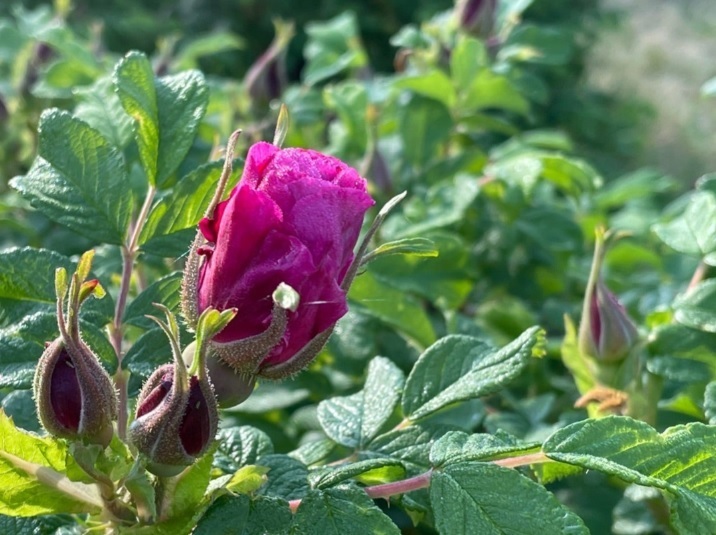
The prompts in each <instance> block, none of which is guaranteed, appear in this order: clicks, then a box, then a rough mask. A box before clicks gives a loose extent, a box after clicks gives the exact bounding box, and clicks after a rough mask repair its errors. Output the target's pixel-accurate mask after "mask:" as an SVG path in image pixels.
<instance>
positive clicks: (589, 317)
mask: <svg viewBox="0 0 716 535" xmlns="http://www.w3.org/2000/svg"><path fill="white" fill-rule="evenodd" d="M605 239H606V236H605V232H604V230H601V229H600V230H598V231H597V234H596V242H595V248H594V258H593V260H592V268H591V271H590V274H589V281H588V282H587V289H586V291H585V295H584V304H583V306H582V321H581V322H580V324H579V349H580V351H581V353H582V354H583V355H587V356H589V357H592V358H594V359H596V360H597V361H600V362H618V361H620V360H622V359H623V358H624V357H625V356H626V355H627V354H628V353H629V350H630V349H631V348H632V347H633V346H634V344H635V343H636V342H637V340H638V336H639V333H638V331H637V328H636V326H635V325H634V322H632V320H631V318H629V316H628V314H627V312H626V310H625V309H624V307H623V306H622V305H621V303H619V301H618V300H617V298H616V296H614V294H613V293H612V292H611V291H609V289H608V288H607V286H606V285H605V284H604V282H603V281H602V280H601V268H602V264H603V261H604V254H605Z"/></svg>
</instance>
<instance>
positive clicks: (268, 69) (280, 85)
mask: <svg viewBox="0 0 716 535" xmlns="http://www.w3.org/2000/svg"><path fill="white" fill-rule="evenodd" d="M274 26H275V28H276V35H275V37H274V39H273V41H272V43H271V45H270V46H269V48H268V49H267V50H266V51H265V52H264V53H263V54H261V56H260V57H259V59H258V60H256V62H255V63H254V64H253V65H252V66H251V67H250V68H249V70H248V72H247V73H246V77H245V79H244V85H245V87H246V92H247V93H248V94H249V97H251V100H252V101H253V103H254V104H263V105H265V104H268V103H269V102H270V101H272V100H274V99H277V98H279V97H280V96H281V95H282V94H283V91H284V89H285V88H286V85H287V83H288V75H287V74H286V50H287V47H288V44H289V43H290V42H291V39H293V36H294V29H293V24H292V23H285V22H281V21H275V22H274Z"/></svg>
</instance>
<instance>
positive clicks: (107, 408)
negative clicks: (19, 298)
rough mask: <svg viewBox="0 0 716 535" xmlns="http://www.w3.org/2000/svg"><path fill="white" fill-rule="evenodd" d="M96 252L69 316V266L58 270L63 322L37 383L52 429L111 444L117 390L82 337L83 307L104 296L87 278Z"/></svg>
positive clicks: (78, 280)
mask: <svg viewBox="0 0 716 535" xmlns="http://www.w3.org/2000/svg"><path fill="white" fill-rule="evenodd" d="M91 258H92V253H89V254H85V255H84V256H83V259H82V260H81V261H80V267H78V273H75V274H74V275H73V277H72V283H71V285H70V288H69V294H70V297H69V299H68V305H67V319H66V320H65V313H64V312H63V310H62V308H63V306H62V305H63V302H64V297H65V295H66V293H67V287H66V272H65V270H64V269H62V268H60V269H58V270H57V272H56V287H57V296H58V299H57V323H58V326H59V329H60V336H59V337H58V338H57V339H56V340H55V341H54V342H52V343H50V344H49V345H48V346H47V348H46V349H45V351H44V353H43V354H42V356H41V357H40V360H39V362H38V365H37V368H36V370H35V378H34V383H33V390H34V397H35V402H36V404H37V413H38V417H39V419H40V422H41V423H42V425H43V426H44V428H45V429H46V430H47V431H48V432H49V433H50V434H52V435H54V436H56V437H59V438H66V439H70V440H82V441H83V442H88V443H93V444H100V445H102V446H104V447H106V446H108V445H109V443H110V441H111V440H112V435H113V432H114V431H113V425H112V422H113V421H114V420H116V419H117V395H116V392H115V390H114V386H113V384H112V380H111V379H110V377H109V375H108V374H107V372H106V371H105V370H104V368H103V367H102V365H101V364H100V362H99V360H98V359H97V356H96V355H95V354H94V353H93V352H92V351H91V350H90V348H89V347H87V345H86V344H85V343H84V342H83V341H82V339H81V337H80V331H79V322H78V317H79V308H80V305H81V303H82V301H84V299H86V298H87V297H89V296H90V295H96V296H100V297H101V296H102V295H103V290H102V288H101V286H100V285H99V283H98V281H96V280H92V281H88V282H84V278H85V277H86V273H87V272H89V263H90V262H91Z"/></svg>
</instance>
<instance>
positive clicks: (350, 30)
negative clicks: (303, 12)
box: [303, 12, 367, 86]
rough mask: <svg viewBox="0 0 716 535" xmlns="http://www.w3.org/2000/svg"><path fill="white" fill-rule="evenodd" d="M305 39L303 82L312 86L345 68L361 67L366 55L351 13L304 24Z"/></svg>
mask: <svg viewBox="0 0 716 535" xmlns="http://www.w3.org/2000/svg"><path fill="white" fill-rule="evenodd" d="M306 34H308V42H307V43H306V46H305V48H304V50H303V55H304V56H305V58H306V66H305V67H304V69H303V81H304V83H305V84H306V85H309V86H311V85H314V84H317V83H319V82H321V81H323V80H326V79H327V78H331V77H332V76H335V75H337V74H339V73H341V72H343V71H345V70H346V69H356V68H360V67H363V66H364V65H366V63H367V56H366V54H365V51H364V50H363V47H362V45H361V42H360V38H359V35H358V23H357V21H356V16H355V14H354V13H350V12H345V13H342V14H340V15H338V16H337V17H334V18H333V19H330V20H328V21H326V22H320V23H318V22H313V23H310V24H307V25H306Z"/></svg>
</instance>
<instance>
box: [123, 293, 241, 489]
mask: <svg viewBox="0 0 716 535" xmlns="http://www.w3.org/2000/svg"><path fill="white" fill-rule="evenodd" d="M161 308H163V309H164V311H165V313H166V315H167V319H168V322H167V323H164V322H162V321H161V320H158V319H157V318H152V319H154V320H155V321H156V322H157V323H158V324H159V325H160V327H162V329H163V330H164V331H165V332H166V333H167V335H168V336H169V340H170V343H171V346H172V355H173V357H174V363H173V364H165V365H163V366H160V367H159V368H157V369H156V370H155V371H154V373H153V374H152V375H151V376H150V377H149V379H148V380H147V382H146V383H145V384H144V387H143V388H142V391H141V392H140V394H139V399H138V400H137V412H136V416H135V420H134V422H132V425H131V426H130V428H129V440H130V442H131V443H132V444H133V445H134V446H135V447H136V448H137V450H138V451H139V452H140V453H142V454H143V455H144V456H146V458H147V460H148V463H147V469H148V470H149V471H150V472H152V473H153V474H155V475H158V476H162V477H170V476H174V475H176V474H178V473H179V472H181V471H182V470H184V468H186V467H187V466H189V465H190V464H192V463H193V462H194V461H195V460H196V459H197V458H198V457H200V456H202V455H203V454H204V453H206V451H207V449H208V448H209V446H210V444H211V442H212V441H213V440H214V436H215V435H216V430H217V427H218V422H219V413H218V407H217V404H216V397H215V395H214V389H213V387H212V385H211V383H210V381H209V376H208V374H207V371H206V364H205V355H206V343H207V342H208V339H209V338H211V336H212V335H213V334H215V333H216V332H218V331H219V330H221V328H223V327H224V325H226V323H228V322H229V321H230V319H231V318H233V316H234V314H235V313H236V311H229V312H226V313H224V315H223V316H221V315H220V314H219V313H218V312H216V311H208V312H206V313H204V314H202V317H201V318H200V320H199V326H198V328H197V344H196V347H197V348H198V349H197V361H196V362H193V363H192V366H191V368H190V369H189V370H187V368H186V366H185V365H184V362H183V361H182V356H181V351H180V348H179V330H178V326H177V323H176V320H175V318H174V316H173V315H172V314H171V312H169V311H168V310H167V309H166V308H164V307H161ZM207 317H208V319H207Z"/></svg>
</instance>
